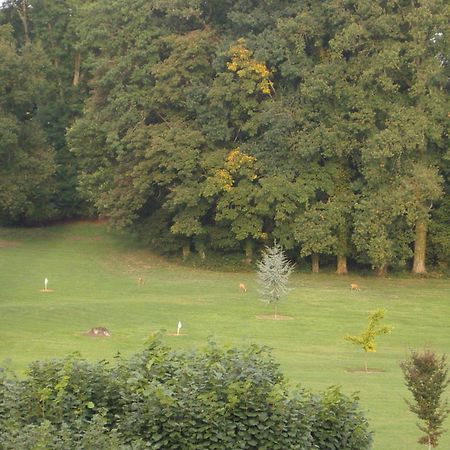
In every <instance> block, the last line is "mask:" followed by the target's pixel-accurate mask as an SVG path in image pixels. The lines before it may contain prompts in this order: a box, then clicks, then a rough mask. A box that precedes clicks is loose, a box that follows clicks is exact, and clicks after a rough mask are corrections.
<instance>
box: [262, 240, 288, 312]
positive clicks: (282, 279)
mask: <svg viewBox="0 0 450 450" xmlns="http://www.w3.org/2000/svg"><path fill="white" fill-rule="evenodd" d="M257 267H258V282H259V285H260V289H259V292H260V294H261V296H262V299H263V301H264V302H266V303H267V304H273V305H274V317H275V319H276V318H277V304H278V302H279V301H280V298H281V297H282V296H283V295H285V294H286V293H287V292H288V287H287V285H288V281H289V276H290V275H291V273H292V271H293V270H294V264H292V263H291V262H290V261H289V260H288V258H287V257H286V255H285V253H284V251H283V248H282V247H281V245H279V244H277V243H276V242H275V244H274V245H273V247H266V248H265V250H264V251H263V254H262V258H261V260H260V261H258V262H257Z"/></svg>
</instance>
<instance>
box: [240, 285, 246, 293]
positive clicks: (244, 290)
mask: <svg viewBox="0 0 450 450" xmlns="http://www.w3.org/2000/svg"><path fill="white" fill-rule="evenodd" d="M239 290H240V291H241V292H247V288H246V287H245V284H244V283H239Z"/></svg>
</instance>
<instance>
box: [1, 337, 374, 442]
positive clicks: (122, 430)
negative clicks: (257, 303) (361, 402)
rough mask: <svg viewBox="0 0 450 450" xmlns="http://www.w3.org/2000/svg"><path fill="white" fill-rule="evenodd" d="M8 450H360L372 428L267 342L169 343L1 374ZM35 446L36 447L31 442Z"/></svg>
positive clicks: (346, 401) (352, 403) (354, 406)
mask: <svg viewBox="0 0 450 450" xmlns="http://www.w3.org/2000/svg"><path fill="white" fill-rule="evenodd" d="M0 442H1V443H2V444H1V447H0V448H2V449H5V450H9V449H11V450H12V449H14V450H20V449H29V448H36V449H40V448H42V449H57V448H64V449H69V450H70V449H73V450H78V449H90V448H92V449H100V450H101V449H141V448H142V449H143V448H152V449H174V450H175V449H177V450H178V449H199V450H200V449H205V450H206V449H208V450H209V449H211V450H213V449H230V448H233V449H239V448H241V449H267V450H269V449H270V450H272V449H316V448H320V449H349V450H351V449H354V450H363V449H368V448H370V444H371V434H370V432H369V431H368V424H367V421H366V419H365V418H364V416H363V414H362V413H361V411H360V410H359V406H358V403H357V398H356V397H355V396H352V397H347V396H345V395H344V394H342V393H341V392H340V390H339V389H338V388H330V389H329V390H328V391H327V392H325V393H324V394H323V395H312V394H311V393H310V392H308V391H306V390H302V389H298V390H296V391H294V392H290V391H289V390H288V389H287V386H286V382H285V380H284V377H283V375H282V373H281V372H280V371H279V368H278V365H277V364H276V363H275V362H274V360H273V358H272V357H271V355H270V353H269V352H268V351H267V349H265V348H261V347H258V346H254V345H250V346H248V347H246V348H243V349H236V348H224V347H220V346H218V345H217V344H215V343H210V344H209V345H208V346H207V347H206V348H205V349H204V350H202V351H198V352H194V353H186V352H180V351H173V350H170V349H169V348H168V347H166V346H164V345H163V344H162V343H161V342H160V340H159V339H154V340H152V341H150V342H149V343H148V345H147V347H146V348H145V349H144V351H142V352H141V353H138V354H137V355H135V356H134V357H132V358H131V359H128V360H122V359H120V358H119V359H117V360H116V363H115V364H114V365H109V364H108V363H106V362H100V363H97V364H90V363H88V362H86V361H84V360H82V359H80V358H78V357H70V358H67V359H65V360H57V361H49V362H37V363H33V364H32V365H31V367H30V370H29V372H28V374H27V377H26V379H25V380H18V379H16V378H14V377H12V376H10V375H7V374H6V373H4V372H3V373H2V374H1V375H0ZM30 443H33V446H30Z"/></svg>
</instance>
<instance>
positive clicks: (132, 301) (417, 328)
mask: <svg viewBox="0 0 450 450" xmlns="http://www.w3.org/2000/svg"><path fill="white" fill-rule="evenodd" d="M140 276H142V277H143V278H144V279H145V284H144V285H143V286H139V284H138V277H140ZM45 277H47V278H48V280H49V285H48V287H49V289H52V290H53V291H52V292H48V293H43V292H41V289H43V287H44V278H45ZM240 282H244V283H245V284H246V286H247V288H248V292H247V293H246V294H242V293H240V292H239V288H238V287H239V283H240ZM350 282H356V283H358V284H359V285H360V286H361V291H359V292H354V291H350V289H349V284H350ZM291 287H292V288H293V290H292V291H291V292H290V293H289V294H288V296H287V297H286V298H285V299H283V300H282V302H281V303H280V305H279V314H282V315H286V316H291V317H293V318H294V320H285V321H273V320H260V319H258V318H257V317H256V316H257V315H261V314H262V315H264V314H269V313H270V312H271V309H270V308H269V307H267V306H266V305H265V304H263V303H262V302H261V301H260V300H259V298H258V293H257V285H256V276H255V274H254V273H251V272H248V273H224V272H213V271H206V270H198V269H191V268H187V267H182V266H178V265H175V264H171V263H168V262H166V261H165V260H163V259H161V258H159V257H156V256H154V255H152V254H151V253H149V252H147V251H145V250H141V249H138V248H136V246H135V245H133V244H131V243H130V242H129V241H127V240H126V239H124V238H123V237H120V236H113V235H111V234H108V233H107V232H106V228H105V226H104V225H101V224H93V223H75V224H66V225H60V226H52V227H47V228H37V229H11V228H9V229H5V228H3V229H0V366H3V367H4V366H7V367H10V368H12V369H14V370H16V371H17V372H18V373H21V374H23V373H24V372H25V370H26V367H27V364H28V363H29V362H31V361H33V360H36V359H46V358H53V357H60V356H64V355H67V354H69V353H71V352H79V353H81V355H82V356H83V357H86V358H87V359H91V360H98V359H112V358H113V357H114V355H115V354H117V352H120V353H121V354H123V355H128V354H131V353H134V352H135V351H138V350H139V349H141V348H142V346H143V345H144V342H145V340H146V338H147V337H148V336H149V335H150V334H151V333H154V332H156V331H158V330H161V329H165V330H167V333H168V334H169V333H174V332H175V331H176V326H177V323H178V321H179V320H180V321H181V322H182V324H183V328H182V330H181V331H182V333H183V335H182V336H167V337H166V338H165V339H166V340H167V342H168V343H169V344H170V345H171V346H173V347H174V348H196V347H200V346H202V345H204V343H205V342H206V340H207V339H208V337H210V336H212V337H214V338H215V339H216V340H217V341H218V342H220V343H226V344H235V345H239V344H240V343H242V342H248V341H251V342H255V343H259V344H265V345H267V346H269V347H271V348H272V349H273V354H274V355H275V357H276V358H277V360H278V361H279V363H280V365H281V367H282V370H283V372H284V373H285V375H286V377H287V378H288V379H289V381H290V382H291V383H292V385H296V384H298V383H300V384H301V385H303V386H306V387H308V388H311V389H313V390H315V391H319V390H323V389H324V388H326V387H327V386H330V385H336V384H339V385H341V386H342V387H343V390H344V391H345V392H347V393H350V392H353V391H359V393H360V398H361V407H362V409H364V410H365V411H366V415H367V417H368V418H369V420H370V423H371V427H372V430H373V431H374V433H375V435H374V440H375V442H374V449H375V450H415V449H419V448H421V446H419V444H417V443H416V441H417V437H418V436H419V430H418V429H417V428H416V426H415V422H416V418H415V416H414V415H413V414H412V413H410V412H409V411H408V409H407V405H406V404H405V402H404V398H408V397H409V393H408V391H407V389H406V388H405V386H404V383H403V377H402V373H401V370H400V368H399V361H401V360H402V359H404V358H405V357H406V355H407V354H408V351H409V350H410V349H422V348H424V346H429V347H431V348H432V349H434V350H436V351H437V352H440V353H442V352H446V353H449V352H450V280H448V279H413V278H388V279H377V278H373V277H358V276H353V275H348V276H345V277H339V276H336V275H330V274H324V275H322V274H319V275H311V274H300V273H297V274H294V275H293V276H292V283H291ZM377 308H385V309H386V310H387V313H386V318H385V321H384V322H385V323H386V324H392V325H393V326H394V327H395V329H394V331H393V333H392V334H391V335H389V336H382V337H380V338H379V339H378V352H377V353H374V354H370V355H369V367H370V368H373V369H378V370H379V371H377V372H373V373H369V374H365V373H363V372H359V371H357V369H362V368H363V365H364V355H363V352H362V350H360V349H358V348H357V347H354V346H353V345H351V344H349V343H348V342H346V341H344V339H343V337H344V335H345V334H347V333H351V334H356V333H358V332H359V331H361V330H362V328H363V327H364V326H365V325H366V322H367V321H366V318H367V313H368V312H369V311H372V310H374V309H377ZM94 326H104V327H107V328H108V329H109V330H110V331H111V332H112V337H111V338H92V337H88V336H85V335H84V333H85V332H86V331H88V330H89V329H90V328H91V327H94ZM447 397H450V392H449V391H447ZM446 425H447V427H450V420H447V422H446ZM440 448H442V449H449V448H450V433H446V434H445V435H444V436H443V437H442V439H441V445H440Z"/></svg>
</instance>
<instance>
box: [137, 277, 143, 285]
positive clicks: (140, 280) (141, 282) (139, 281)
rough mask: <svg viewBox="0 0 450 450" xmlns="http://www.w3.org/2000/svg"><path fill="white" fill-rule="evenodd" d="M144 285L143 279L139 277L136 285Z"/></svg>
mask: <svg viewBox="0 0 450 450" xmlns="http://www.w3.org/2000/svg"><path fill="white" fill-rule="evenodd" d="M144 283H145V280H144V277H139V278H138V284H139V286H143V285H144Z"/></svg>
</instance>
